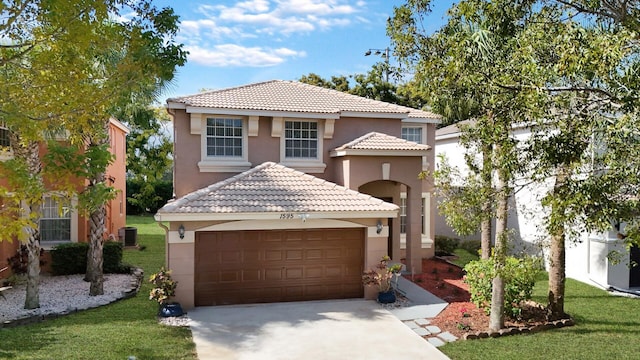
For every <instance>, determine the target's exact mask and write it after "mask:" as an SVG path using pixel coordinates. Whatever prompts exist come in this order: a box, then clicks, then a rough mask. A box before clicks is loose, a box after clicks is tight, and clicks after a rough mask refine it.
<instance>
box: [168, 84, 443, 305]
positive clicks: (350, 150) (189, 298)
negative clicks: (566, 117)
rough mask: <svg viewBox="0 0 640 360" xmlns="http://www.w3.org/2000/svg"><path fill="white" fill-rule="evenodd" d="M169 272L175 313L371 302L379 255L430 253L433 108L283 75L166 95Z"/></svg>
mask: <svg viewBox="0 0 640 360" xmlns="http://www.w3.org/2000/svg"><path fill="white" fill-rule="evenodd" d="M167 108H168V111H169V113H170V114H171V115H172V117H173V124H174V141H175V144H174V156H175V158H174V159H175V165H174V188H175V197H176V199H175V200H173V201H171V202H169V203H168V204H167V205H165V206H164V207H163V208H162V209H160V210H159V211H158V213H157V214H156V220H157V221H159V222H161V223H160V224H161V226H164V224H167V223H168V228H167V229H166V230H167V236H166V241H167V258H166V264H167V267H169V268H170V269H172V270H173V276H174V278H175V279H176V280H177V281H178V282H179V285H178V289H177V300H178V301H180V302H181V303H182V305H183V306H184V307H185V308H191V307H193V306H204V305H222V304H238V303H258V302H280V301H299V300H317V299H334V298H362V297H363V296H365V297H367V298H371V297H372V296H373V295H374V292H375V290H373V289H367V291H366V294H365V289H364V288H363V286H362V282H361V275H362V272H363V270H365V269H367V268H370V267H373V266H374V265H375V264H377V263H378V261H379V260H380V258H381V257H382V256H383V255H387V254H389V255H390V256H391V257H392V259H393V260H395V261H400V260H401V259H406V260H405V262H406V264H407V270H408V271H415V272H416V273H419V272H420V271H421V269H422V266H421V259H422V258H428V257H432V256H433V254H434V249H433V237H434V224H433V216H432V215H433V214H434V211H435V203H434V202H433V201H432V200H431V192H432V186H433V184H432V181H431V180H430V179H428V180H420V179H419V178H418V174H419V173H420V172H421V171H423V170H433V164H434V154H433V150H432V147H433V144H434V141H435V140H434V139H435V126H436V124H437V123H439V122H440V120H439V117H438V116H437V115H435V114H433V113H430V112H426V111H421V110H416V109H412V108H407V107H403V106H398V105H393V104H389V103H384V102H380V101H375V100H370V99H365V98H361V97H358V96H354V95H349V94H346V93H342V92H338V91H335V90H329V89H325V88H320V87H316V86H312V85H307V84H302V83H299V82H294V81H268V82H263V83H256V84H250V85H246V86H239V87H235V88H230V89H223V90H217V91H210V92H206V93H201V94H196V95H191V96H184V97H179V98H172V99H168V100H167Z"/></svg>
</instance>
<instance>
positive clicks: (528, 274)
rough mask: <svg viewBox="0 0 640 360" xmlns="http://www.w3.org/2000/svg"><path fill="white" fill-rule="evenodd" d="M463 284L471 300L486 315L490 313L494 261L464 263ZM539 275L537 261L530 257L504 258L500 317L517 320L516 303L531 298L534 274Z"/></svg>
mask: <svg viewBox="0 0 640 360" xmlns="http://www.w3.org/2000/svg"><path fill="white" fill-rule="evenodd" d="M464 270H465V271H466V272H467V275H466V276H465V279H464V281H465V282H466V283H467V284H469V292H470V293H471V301H472V302H473V303H474V304H476V306H478V307H479V308H481V309H484V310H485V312H487V314H488V313H489V312H490V310H491V284H492V280H493V278H494V277H495V274H496V272H495V269H494V259H493V257H492V258H490V259H485V260H483V259H480V260H476V261H472V262H470V263H468V264H467V265H466V266H465V267H464ZM539 272H540V260H539V259H537V258H533V257H524V258H522V259H518V258H515V257H507V259H506V264H505V267H504V269H503V271H502V277H503V279H504V283H505V291H504V314H505V315H507V316H509V317H512V318H517V317H518V316H519V315H520V313H521V308H520V304H521V303H522V302H523V301H525V300H530V299H531V293H532V291H533V286H534V285H535V280H536V276H537V274H538V273H539Z"/></svg>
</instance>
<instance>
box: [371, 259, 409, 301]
mask: <svg viewBox="0 0 640 360" xmlns="http://www.w3.org/2000/svg"><path fill="white" fill-rule="evenodd" d="M389 260H391V259H390V258H389V257H388V256H386V255H385V256H383V257H382V259H381V260H380V263H378V265H377V266H376V267H375V268H374V269H371V270H367V271H365V272H364V273H363V274H362V283H363V284H364V285H365V286H374V285H375V286H377V287H378V302H380V303H383V304H389V303H393V302H395V301H396V294H395V291H394V289H393V287H392V286H391V285H392V284H391V281H392V280H393V277H394V276H400V270H401V269H402V264H394V265H392V266H388V263H389Z"/></svg>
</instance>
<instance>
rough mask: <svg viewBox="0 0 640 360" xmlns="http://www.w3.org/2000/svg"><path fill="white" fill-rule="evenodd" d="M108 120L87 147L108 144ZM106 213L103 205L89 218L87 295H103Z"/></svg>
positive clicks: (101, 176)
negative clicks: (89, 284)
mask: <svg viewBox="0 0 640 360" xmlns="http://www.w3.org/2000/svg"><path fill="white" fill-rule="evenodd" d="M109 126H110V122H109V120H107V121H105V122H104V123H103V129H102V130H103V132H102V133H101V134H98V135H96V136H95V137H94V138H92V139H91V141H90V144H89V146H101V145H104V144H107V143H108V142H109ZM105 171H106V169H103V170H102V171H98V172H97V173H96V174H95V175H94V176H93V178H92V179H89V187H91V186H97V185H98V184H101V183H104V182H105V180H106V175H105ZM106 217H107V212H106V207H105V205H104V204H102V205H100V206H99V207H98V208H97V209H94V211H92V212H91V214H90V217H89V250H88V251H87V272H86V275H85V280H88V281H91V286H90V287H89V295H90V296H97V295H103V294H104V275H103V240H104V231H105V222H106V220H105V219H106Z"/></svg>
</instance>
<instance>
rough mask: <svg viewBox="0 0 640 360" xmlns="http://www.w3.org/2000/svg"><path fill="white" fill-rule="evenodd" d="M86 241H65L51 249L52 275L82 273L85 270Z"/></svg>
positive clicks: (87, 245) (87, 246) (87, 247)
mask: <svg viewBox="0 0 640 360" xmlns="http://www.w3.org/2000/svg"><path fill="white" fill-rule="evenodd" d="M88 249H89V244H87V243H66V244H60V245H57V246H56V247H55V248H54V249H52V250H51V272H52V273H53V274H54V275H69V274H84V273H85V272H86V271H87V250H88Z"/></svg>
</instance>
